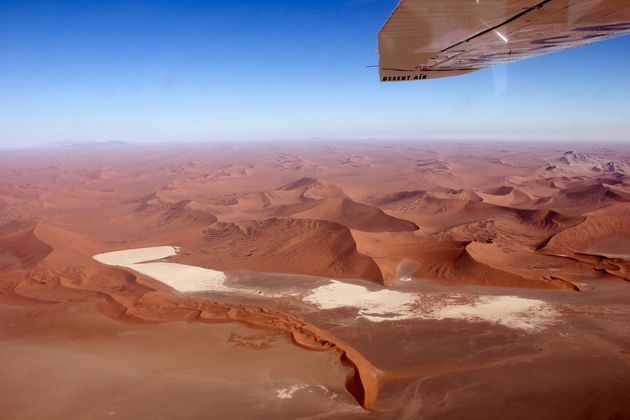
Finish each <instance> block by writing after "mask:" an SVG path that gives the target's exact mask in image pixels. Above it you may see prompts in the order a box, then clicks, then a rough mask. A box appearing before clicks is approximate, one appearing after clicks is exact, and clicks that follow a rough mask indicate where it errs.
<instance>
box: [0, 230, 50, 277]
mask: <svg viewBox="0 0 630 420" xmlns="http://www.w3.org/2000/svg"><path fill="white" fill-rule="evenodd" d="M52 251H53V248H52V247H51V246H50V245H48V244H46V243H44V242H42V241H41V240H39V239H38V238H37V236H35V227H34V226H31V227H28V228H22V229H20V230H18V231H16V232H11V233H5V234H4V235H2V236H0V273H4V272H8V271H13V270H22V269H27V268H33V267H35V266H36V265H37V263H39V262H40V261H41V260H43V259H44V258H46V257H47V256H48V255H49V254H50V253H51V252H52Z"/></svg>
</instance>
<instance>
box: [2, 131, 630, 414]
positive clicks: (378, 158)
mask: <svg viewBox="0 0 630 420" xmlns="http://www.w3.org/2000/svg"><path fill="white" fill-rule="evenodd" d="M629 162H630V146H627V145H587V144H584V145H580V147H579V148H575V145H574V146H573V147H572V148H568V147H566V146H563V145H560V144H542V143H541V144H536V143H533V144H526V145H514V144H510V145H493V144H490V143H479V144H472V143H468V144H420V143H400V144H398V143H381V144H376V143H375V144H367V143H365V144H364V143H358V142H355V143H345V144H334V143H317V144H310V145H309V144H301V145H298V144H281V143H278V144H266V145H261V144H225V145H186V146H181V145H180V146H161V147H157V146H131V145H122V144H117V143H112V144H104V145H100V146H92V147H66V148H63V147H58V148H50V149H47V150H41V149H40V150H2V151H0V360H1V361H2V363H0V377H2V381H0V407H1V408H2V413H3V414H2V416H1V417H3V418H7V419H41V418H51V419H84V418H90V419H104V418H108V419H109V418H125V419H140V418H152V419H175V418H177V419H180V418H181V419H197V418H200V419H201V418H217V419H219V418H239V419H240V418H304V419H306V418H308V419H390V418H392V419H394V418H396V419H398V418H403V419H404V418H410V419H411V418H422V419H443V418H452V419H488V418H497V419H499V418H500V419H533V418H536V419H627V418H630V322H628V319H630V283H629V282H630V163H629Z"/></svg>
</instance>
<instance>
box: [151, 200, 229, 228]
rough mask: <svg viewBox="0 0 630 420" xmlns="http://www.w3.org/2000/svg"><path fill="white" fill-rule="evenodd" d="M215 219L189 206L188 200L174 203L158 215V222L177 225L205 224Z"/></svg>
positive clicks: (215, 219)
mask: <svg viewBox="0 0 630 420" xmlns="http://www.w3.org/2000/svg"><path fill="white" fill-rule="evenodd" d="M216 221H217V218H216V217H215V216H214V215H212V214H210V213H208V212H205V211H203V210H198V209H194V208H190V201H181V202H179V203H176V204H174V205H173V206H171V207H170V208H169V209H168V210H166V211H164V212H163V213H162V214H161V215H160V222H162V223H164V224H166V225H177V226H206V225H211V224H213V223H214V222H216Z"/></svg>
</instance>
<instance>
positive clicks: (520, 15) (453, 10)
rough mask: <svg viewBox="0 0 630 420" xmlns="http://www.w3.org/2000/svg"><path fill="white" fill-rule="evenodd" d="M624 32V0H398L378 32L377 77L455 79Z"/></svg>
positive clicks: (627, 17)
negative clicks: (452, 77) (466, 74)
mask: <svg viewBox="0 0 630 420" xmlns="http://www.w3.org/2000/svg"><path fill="white" fill-rule="evenodd" d="M626 34H630V0H543V1H541V0H401V1H400V3H399V4H398V6H397V7H396V9H394V11H393V13H392V14H391V16H390V17H389V19H388V20H387V22H386V23H385V25H384V26H383V28H382V29H381V31H380V32H379V34H378V52H379V56H380V58H379V76H380V80H381V81H382V82H393V81H406V80H424V79H433V78H438V77H448V76H456V75H460V74H465V73H470V72H472V71H475V70H479V69H481V68H484V67H488V66H491V65H493V64H499V63H509V62H511V61H517V60H522V59H525V58H528V57H533V56H536V55H540V54H545V53H549V52H553V51H559V50H564V49H567V48H572V47H577V46H580V45H584V44H588V43H591V42H596V41H602V40H605V39H609V38H613V37H616V36H621V35H626ZM593 64H594V65H596V63H593Z"/></svg>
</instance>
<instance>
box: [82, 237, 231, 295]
mask: <svg viewBox="0 0 630 420" xmlns="http://www.w3.org/2000/svg"><path fill="white" fill-rule="evenodd" d="M176 251H177V249H176V248H175V247H172V246H160V247H154V248H140V249H130V250H127V251H116V252H109V253H106V254H99V255H95V256H94V259H95V260H96V261H98V262H101V263H103V264H107V265H113V266H119V267H125V268H129V269H131V270H134V271H137V272H138V273H140V274H144V275H145V276H149V277H152V278H154V279H156V280H158V281H160V282H162V283H164V284H167V285H169V286H170V287H172V288H173V289H175V290H177V291H178V292H203V291H230V290H231V289H230V288H229V287H227V286H225V285H224V284H223V283H224V281H225V274H224V273H223V272H222V271H216V270H210V269H207V268H201V267H195V266H193V265H185V264H177V263H169V262H149V263H146V262H144V261H155V260H159V259H162V258H167V257H171V256H173V255H176V253H177V252H176Z"/></svg>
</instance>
